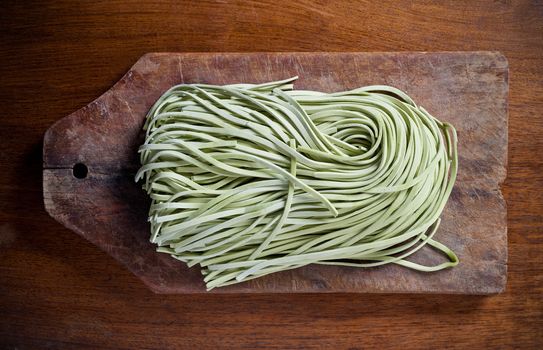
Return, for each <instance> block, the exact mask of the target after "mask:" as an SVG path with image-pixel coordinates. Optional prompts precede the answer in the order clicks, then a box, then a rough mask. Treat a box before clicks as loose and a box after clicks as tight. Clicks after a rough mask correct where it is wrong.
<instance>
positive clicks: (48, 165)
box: [43, 52, 508, 294]
mask: <svg viewBox="0 0 543 350" xmlns="http://www.w3.org/2000/svg"><path fill="white" fill-rule="evenodd" d="M294 75H298V76H300V79H299V80H298V81H296V83H295V86H296V88H298V89H312V90H317V91H328V92H331V91H343V90H349V89H353V88H356V87H359V86H364V85H383V84H386V85H392V86H396V87H398V88H400V89H402V90H403V91H406V92H407V93H408V94H409V95H410V96H411V97H412V98H413V99H415V101H417V103H418V104H420V105H422V106H424V107H425V108H426V109H428V110H429V111H430V113H432V114H434V115H435V116H437V117H438V118H439V119H441V120H443V121H448V122H450V123H452V124H453V125H455V127H456V129H457V132H458V135H459V143H458V152H459V164H460V172H459V176H458V179H457V182H456V184H455V188H454V192H453V193H452V195H451V198H450V202H449V203H448V205H447V207H446V210H445V211H444V213H443V215H442V225H441V226H440V229H439V233H438V234H437V235H436V237H437V239H438V240H439V241H441V242H443V243H445V244H446V245H447V246H448V247H450V248H451V249H452V250H453V251H455V252H456V254H457V255H458V257H459V259H460V261H461V263H460V264H459V266H458V267H456V268H454V269H446V270H442V271H438V272H435V273H421V272H418V271H414V270H410V269H406V268H403V267H400V266H394V265H390V266H383V267H379V268H373V269H360V268H353V267H345V266H323V265H310V266H306V267H303V268H300V269H295V270H289V271H285V272H281V273H276V274H271V275H268V276H265V277H263V278H259V279H255V280H250V281H248V282H246V283H242V284H236V285H233V286H229V287H226V288H217V289H214V290H213V291H212V292H213V293H225V292H226V293H236V292H247V293H264V292H268V293H289V292H296V293H301V292H354V293H361V292H414V293H463V294H489V293H497V292H501V291H502V290H503V289H504V287H505V282H506V272H507V267H506V262H507V236H506V233H507V226H506V225H507V222H506V206H505V202H504V200H503V197H502V195H501V192H500V189H499V185H500V184H501V182H502V181H503V180H504V179H505V174H506V161H507V93H508V68H507V61H506V59H505V57H503V56H502V55H501V54H498V53H492V52H464V53H462V52H444V53H409V52H403V53H402V52H400V53H254V54H235V53H234V54H228V53H196V54H191V53H189V54H185V53H155V54H147V55H145V56H143V57H142V58H141V59H139V60H138V62H137V63H136V64H135V65H134V66H133V67H132V68H130V70H129V71H128V73H126V75H125V76H124V77H123V78H122V79H121V80H120V81H119V82H118V83H117V84H115V86H113V87H112V88H111V89H110V90H108V91H107V92H106V93H104V94H103V95H102V96H101V97H99V98H98V99H96V100H95V101H93V102H92V103H90V104H89V105H87V106H85V107H83V108H82V109H80V110H78V111H76V112H74V113H73V114H71V115H70V116H68V117H66V118H64V119H62V120H60V121H58V122H57V123H55V125H54V126H52V127H51V128H50V129H49V130H48V131H47V133H46V134H45V137H44V146H43V161H44V165H43V166H44V178H43V191H44V192H43V195H44V201H45V208H46V210H47V211H48V212H49V214H50V215H51V216H53V217H54V218H55V219H57V220H58V221H59V222H61V223H62V224H64V225H65V226H66V227H68V228H71V229H73V230H75V231H76V232H78V233H79V234H81V235H82V236H83V237H85V238H86V239H88V240H89V241H91V242H93V243H95V244H96V245H97V246H99V247H100V248H102V249H103V250H104V251H106V252H107V253H108V254H111V255H112V256H113V257H115V258H116V259H117V260H119V261H120V262H121V263H122V264H123V265H125V266H127V267H128V268H129V269H130V270H131V271H132V272H134V273H135V274H136V275H137V276H138V277H140V278H141V279H142V280H143V281H144V282H145V283H146V284H147V285H148V286H149V287H150V288H151V289H152V290H154V291H156V292H159V293H191V292H205V285H204V283H203V280H202V275H201V273H200V271H199V269H198V268H192V269H189V268H187V267H186V265H185V264H184V263H182V262H180V261H178V260H175V259H172V258H171V257H170V256H168V255H165V254H160V253H157V252H156V251H155V249H156V246H155V245H153V244H151V243H149V227H148V224H147V220H146V218H147V215H146V211H147V210H148V207H149V200H147V198H146V195H144V194H143V193H142V192H143V191H142V190H141V186H140V185H139V184H136V183H135V182H134V173H135V171H136V170H137V169H138V167H139V166H140V163H139V159H138V157H137V155H138V153H137V149H138V147H139V146H140V145H141V144H142V143H143V141H142V137H143V132H142V130H141V128H142V125H143V122H144V119H145V115H146V113H147V111H148V110H149V108H150V107H151V105H152V104H153V103H154V101H156V99H158V97H159V96H160V95H161V94H162V93H163V92H164V91H165V90H167V89H168V88H170V87H171V86H172V85H175V84H179V83H191V82H199V83H211V84H219V85H223V84H229V83H236V82H266V81H273V80H280V79H284V78H286V77H290V76H294ZM76 164H84V165H85V166H86V167H87V168H88V174H87V175H86V176H85V177H84V178H78V177H76V176H74V173H73V171H72V169H74V166H75V165H76ZM75 175H77V174H75ZM80 177H81V176H80ZM411 259H415V261H418V262H422V263H424V264H426V265H437V264H439V263H440V262H442V261H444V259H445V258H444V257H443V256H442V255H440V254H437V253H436V252H435V251H434V250H432V249H431V248H430V247H428V246H427V247H424V248H423V249H422V250H421V251H420V252H418V253H417V254H416V255H414V256H413V257H412V258H411Z"/></svg>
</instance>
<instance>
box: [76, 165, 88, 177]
mask: <svg viewBox="0 0 543 350" xmlns="http://www.w3.org/2000/svg"><path fill="white" fill-rule="evenodd" d="M88 173H89V169H88V168H87V166H86V165H85V164H83V163H77V164H75V165H74V167H73V174H74V177H76V178H78V179H84V178H86V177H87V174H88Z"/></svg>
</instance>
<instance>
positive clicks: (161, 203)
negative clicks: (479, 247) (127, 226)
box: [136, 77, 458, 290]
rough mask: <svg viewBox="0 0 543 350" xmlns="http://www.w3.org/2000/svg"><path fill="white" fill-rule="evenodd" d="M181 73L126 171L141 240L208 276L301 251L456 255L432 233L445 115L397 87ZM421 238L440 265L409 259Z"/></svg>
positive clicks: (444, 186)
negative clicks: (132, 180) (219, 80)
mask: <svg viewBox="0 0 543 350" xmlns="http://www.w3.org/2000/svg"><path fill="white" fill-rule="evenodd" d="M296 79H297V77H294V78H290V79H287V80H283V81H276V82H270V83H265V84H234V85H225V86H215V85H206V84H182V85H177V86H174V87H172V88H171V89H169V90H168V91H166V92H165V93H164V94H163V95H162V96H161V97H160V99H159V100H158V101H157V102H156V103H155V104H154V105H153V107H152V108H151V109H150V111H149V113H148V115H147V119H146V122H145V126H144V129H145V130H146V139H145V143H144V144H143V145H142V146H141V147H140V149H139V152H140V157H141V164H142V167H141V168H140V170H139V171H138V173H137V175H136V181H139V180H140V179H142V180H143V188H144V189H145V190H146V191H147V193H148V194H149V195H150V197H151V200H152V203H151V207H150V211H149V221H150V226H151V242H153V243H156V244H157V245H158V249H157V250H158V251H159V252H163V253H167V254H170V255H171V256H172V257H174V258H176V259H179V260H181V261H183V262H185V263H187V264H188V265H189V266H194V265H199V266H200V267H201V271H202V274H203V275H204V281H205V283H206V286H207V288H208V290H209V289H212V288H215V287H221V286H225V285H230V284H234V283H239V282H242V281H246V280H249V279H253V278H257V277H261V276H264V275H267V274H270V273H274V272H277V271H283V270H288V269H294V268H298V267H301V266H304V265H308V264H333V265H346V266H358V267H372V266H379V265H384V264H397V265H401V266H404V267H407V268H411V269H415V270H419V271H437V270H441V269H444V268H448V267H452V266H455V265H457V264H458V258H457V257H456V255H455V254H454V252H452V251H451V250H450V249H449V248H447V247H446V246H445V245H443V244H441V243H439V242H437V241H436V240H434V239H433V237H434V234H435V233H436V230H437V228H438V226H439V223H440V219H439V217H440V215H441V212H442V210H443V208H444V206H445V204H446V201H447V199H448V197H449V195H450V193H451V190H452V187H453V185H454V182H455V179H456V174H457V164H458V158H457V139H456V131H455V129H454V127H453V126H452V125H450V124H448V123H443V122H440V121H439V120H437V119H436V118H434V117H433V116H431V115H430V114H429V113H428V112H427V111H426V110H424V108H422V107H419V106H417V105H416V104H415V102H413V100H412V99H411V98H410V97H409V96H408V95H406V94H405V93H404V92H402V91H400V90H398V89H396V88H393V87H389V86H367V87H361V88H358V89H354V90H351V91H345V92H336V93H323V92H316V91H305V90H293V82H294V80H296ZM424 245H430V246H431V247H433V248H435V249H437V250H438V251H440V252H442V253H444V254H445V255H446V256H447V257H448V261H446V262H444V263H441V264H439V265H437V266H424V265H420V264H417V263H414V262H411V261H408V260H406V258H407V257H409V256H410V255H411V254H413V253H415V252H416V251H417V250H419V249H421V248H422V247H423V246H424Z"/></svg>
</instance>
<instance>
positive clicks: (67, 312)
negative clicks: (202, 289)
mask: <svg viewBox="0 0 543 350" xmlns="http://www.w3.org/2000/svg"><path fill="white" fill-rule="evenodd" d="M0 17H1V18H0V45H1V48H2V50H0V73H1V74H0V86H2V88H1V89H0V110H1V112H2V114H1V115H2V124H0V140H1V141H2V146H3V148H2V151H0V237H1V238H0V315H1V317H0V347H1V348H7V349H15V348H17V349H30V348H54V349H58V348H92V349H95V348H104V349H108V348H147V349H151V348H161V349H162V348H176V349H177V348H189V347H190V348H202V349H203V348H209V349H213V348H218V347H226V348H246V349H254V348H258V347H261V348H275V349H284V348H334V349H349V348H350V349H362V348H375V347H377V348H402V349H420V348H442V347H448V348H459V349H464V348H474V349H476V348H501V349H509V348H522V349H530V348H531V349H540V348H541V347H542V346H543V344H542V343H543V331H542V330H543V301H542V298H541V295H542V294H543V265H542V264H541V263H542V258H541V256H542V255H541V253H542V251H543V191H541V188H543V156H542V152H541V151H542V150H543V138H542V137H541V135H542V133H543V98H542V96H543V34H542V33H543V5H542V4H541V2H535V1H495V2H491V1H485V2H482V1H481V2H473V1H469V2H468V1H454V2H453V1H444V2H433V1H423V2H417V3H414V2H411V1H380V2H377V3H372V2H369V1H365V2H361V1H360V2H353V1H334V2H327V1H319V2H316V3H314V2H311V3H310V2H308V1H297V2H288V1H280V0H276V1H263V2H259V3H255V2H243V3H241V2H240V3H236V2H228V3H227V2H224V3H223V2H204V1H199V2H194V3H188V2H173V1H172V2H167V1H150V2H144V3H140V2H138V3H136V2H134V1H93V2H84V3H81V4H78V5H77V6H74V4H73V3H72V2H64V1H55V2H52V1H48V2H30V3H29V2H13V1H12V2H9V1H6V2H2V3H1V4H0ZM399 50H400V51H443V50H445V51H458V50H491V51H500V52H502V53H504V54H505V56H506V57H507V59H508V61H509V66H510V95H509V97H510V98H509V112H510V113H509V152H508V153H509V155H508V162H509V165H508V177H507V179H506V180H505V182H504V184H503V186H502V190H503V192H504V195H505V199H506V201H507V208H508V243H509V258H508V281H507V287H506V291H505V293H503V294H500V295H496V296H491V297H479V296H451V295H448V296H442V295H430V296H428V295H386V294H383V295H377V294H376V295H362V296H356V297H353V295H347V294H333V295H330V294H323V295H316V294H313V295H308V294H299V295H168V296H165V295H155V294H153V293H152V292H150V291H149V290H148V289H147V288H146V287H145V286H143V285H142V283H141V282H140V280H138V279H137V278H136V277H135V276H133V275H132V274H131V273H130V272H129V271H127V270H126V269H125V268H124V267H123V266H121V265H120V264H118V263H117V262H116V261H115V260H114V259H112V258H110V257H109V256H108V255H107V254H105V253H103V252H101V251H100V250H99V249H96V246H94V245H93V244H91V243H89V242H88V241H86V240H85V239H83V238H81V237H79V236H77V235H75V234H73V232H71V231H70V230H68V229H65V228H63V227H61V226H60V225H59V224H58V223H57V222H55V221H54V220H53V219H51V218H50V217H49V216H48V215H47V213H46V212H45V210H44V208H43V201H42V188H41V182H42V177H41V169H42V163H41V162H42V155H41V151H42V145H41V140H42V137H43V134H44V132H45V131H46V130H47V128H48V127H49V126H50V125H51V124H52V123H54V122H55V121H57V120H59V119H61V118H62V117H64V116H65V115H68V114H69V113H71V112H72V111H75V110H77V109H78V108H81V107H83V106H85V105H87V104H88V103H89V102H91V101H92V100H93V99H94V98H95V97H96V96H98V95H100V94H101V93H103V92H104V91H106V90H107V89H109V88H110V87H111V85H113V84H114V83H115V82H116V81H118V80H119V79H120V78H121V77H122V75H123V74H124V72H126V71H127V70H128V69H129V68H130V66H131V65H132V64H133V62H135V61H136V60H137V59H138V58H139V57H141V55H143V54H145V53H146V52H156V51H170V52H189V51H399Z"/></svg>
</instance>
